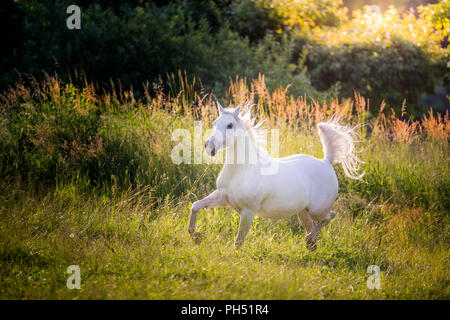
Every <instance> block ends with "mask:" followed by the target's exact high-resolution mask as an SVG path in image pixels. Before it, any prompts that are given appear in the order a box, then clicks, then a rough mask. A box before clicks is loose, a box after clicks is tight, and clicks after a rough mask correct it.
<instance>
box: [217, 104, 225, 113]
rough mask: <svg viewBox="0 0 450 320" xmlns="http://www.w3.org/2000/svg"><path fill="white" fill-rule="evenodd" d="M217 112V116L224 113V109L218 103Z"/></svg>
mask: <svg viewBox="0 0 450 320" xmlns="http://www.w3.org/2000/svg"><path fill="white" fill-rule="evenodd" d="M217 110H219V115H222V114H223V113H224V112H225V109H224V108H223V107H222V106H221V105H220V103H219V101H217Z"/></svg>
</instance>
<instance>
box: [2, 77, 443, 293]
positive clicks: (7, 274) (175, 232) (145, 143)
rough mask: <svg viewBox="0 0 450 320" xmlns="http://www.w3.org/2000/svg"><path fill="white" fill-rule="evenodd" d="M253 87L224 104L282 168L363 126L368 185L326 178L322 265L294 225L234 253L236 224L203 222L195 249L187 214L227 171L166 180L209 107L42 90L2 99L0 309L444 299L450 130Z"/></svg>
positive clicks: (176, 98) (212, 212)
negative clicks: (323, 124)
mask: <svg viewBox="0 0 450 320" xmlns="http://www.w3.org/2000/svg"><path fill="white" fill-rule="evenodd" d="M261 81H263V80H261V79H260V80H259V82H258V81H257V82H255V83H254V84H255V85H254V86H253V89H249V87H248V86H246V85H245V82H236V83H232V84H231V86H230V90H229V92H228V100H229V101H231V102H232V103H235V102H236V101H239V100H242V99H250V100H253V101H257V107H256V110H257V112H259V115H260V116H264V117H266V118H267V123H266V128H268V129H271V128H278V129H279V130H280V142H281V143H280V145H281V150H280V156H286V155H290V154H293V153H298V152H299V151H298V150H299V148H301V153H307V154H312V155H314V156H317V157H322V150H321V149H322V147H321V144H320V140H319V137H318V135H317V132H316V129H315V123H317V121H320V120H322V119H325V118H327V117H329V116H330V115H331V114H332V113H334V112H335V111H336V110H339V111H341V112H342V113H343V114H344V116H345V118H346V119H347V121H348V123H351V124H357V123H362V122H364V123H366V124H367V125H366V126H365V127H363V128H362V129H361V132H360V133H361V141H360V143H359V144H358V146H359V147H360V148H361V149H362V150H363V151H362V153H361V155H360V156H361V158H362V159H363V160H364V161H365V164H364V170H365V171H366V176H365V182H361V181H352V180H349V179H347V178H345V176H344V175H343V172H342V170H341V168H340V166H338V165H337V166H336V167H335V168H336V171H337V173H338V178H339V182H340V193H339V196H338V200H337V201H336V203H335V208H334V209H335V210H336V212H337V216H336V218H335V219H334V220H333V221H332V222H331V223H330V224H329V225H328V226H326V227H325V228H324V229H323V230H322V232H321V236H320V240H319V241H318V249H317V251H315V252H310V251H308V250H307V249H306V247H305V243H304V240H303V238H304V236H305V231H304V230H303V229H302V228H301V227H300V226H299V224H298V222H297V220H296V218H292V219H290V220H281V221H271V220H265V219H259V218H256V219H255V221H254V223H253V225H252V229H251V231H250V232H249V235H248V236H247V239H246V242H245V243H244V246H243V247H242V248H241V249H239V250H234V247H233V241H234V237H235V233H236V231H237V227H238V223H239V217H238V215H237V214H236V213H235V212H233V211H232V210H231V209H207V210H203V211H201V213H200V214H199V218H198V222H197V226H198V229H199V230H200V231H201V232H203V235H204V237H203V242H202V243H201V244H199V245H197V244H194V242H193V241H192V240H191V239H190V236H189V234H188V232H187V226H188V218H189V213H190V206H191V204H192V202H193V201H195V200H197V199H199V198H202V197H204V196H206V195H207V194H208V193H209V192H211V191H212V190H214V186H215V179H216V177H217V174H218V172H219V171H220V169H221V166H220V165H207V164H197V165H188V164H182V165H175V164H174V163H172V161H171V160H170V159H171V158H170V154H171V150H172V148H173V146H174V145H175V144H176V142H174V141H172V140H171V135H172V132H173V131H174V130H175V129H177V128H186V129H189V130H191V132H193V130H194V120H195V119H197V120H198V119H200V118H201V119H203V127H204V129H207V128H209V127H210V126H211V120H212V119H214V117H215V109H214V106H213V103H212V100H211V96H201V95H200V94H199V93H198V92H197V91H195V90H194V88H193V87H189V84H188V83H185V82H183V81H182V80H180V83H181V84H182V87H183V91H180V92H182V94H181V93H178V94H172V95H170V94H164V93H163V92H162V91H161V89H158V88H156V91H155V92H156V93H155V95H154V96H153V97H151V98H150V96H149V95H148V96H147V99H143V100H138V101H136V100H135V99H134V97H133V94H132V92H119V93H117V95H104V96H100V95H99V94H96V93H95V92H94V91H93V89H92V88H91V87H90V86H88V85H86V87H85V88H76V87H74V86H73V85H71V84H63V83H61V82H60V81H58V80H57V79H54V78H49V79H47V81H46V82H45V83H41V84H36V85H35V86H32V87H26V86H20V85H18V86H16V87H15V88H14V89H12V90H11V91H10V92H8V93H5V94H4V95H3V97H2V104H1V108H2V109H1V113H0V116H1V118H0V120H1V122H0V123H1V126H0V137H1V139H0V148H1V149H0V152H1V156H0V157H1V160H2V161H1V166H2V167H1V174H2V181H1V183H0V186H1V187H0V298H2V299H448V298H450V290H449V284H450V282H449V280H450V279H449V275H448V267H449V264H450V250H449V249H450V248H449V244H450V242H449V240H450V239H449V215H448V212H449V203H450V192H449V190H450V172H449V170H450V166H449V164H450V163H449V146H448V137H449V132H450V125H449V121H448V120H449V117H448V114H447V115H446V116H445V117H444V118H442V117H441V118H438V117H436V115H433V114H432V113H430V114H428V115H427V116H426V118H424V119H422V120H423V121H421V122H418V121H417V122H415V121H412V120H405V119H404V118H401V117H399V116H395V115H391V114H390V113H388V112H386V113H382V114H381V115H377V116H375V115H373V113H372V112H369V111H371V109H370V108H369V107H368V106H367V105H366V101H365V100H364V99H363V98H361V97H358V96H356V97H355V98H354V99H352V100H350V99H349V100H347V101H344V102H342V103H340V104H339V103H337V102H331V103H328V104H319V103H316V102H314V101H309V100H307V99H297V100H295V99H293V98H292V97H290V96H288V95H287V93H286V91H284V90H282V89H280V90H278V91H276V92H272V93H270V92H267V91H265V90H263V89H264V87H263V82H261ZM180 86H181V85H180ZM258 88H259V89H258ZM192 106H195V107H192ZM377 111H378V110H377ZM70 265H79V266H80V271H81V289H79V290H77V289H75V290H69V289H68V288H67V287H66V281H67V278H68V277H69V274H67V273H66V270H67V268H68V266H70ZM369 265H378V266H379V267H380V269H381V288H380V289H378V290H377V289H375V290H370V289H369V288H368V287H367V279H368V278H369V276H370V274H368V273H367V268H368V266H369Z"/></svg>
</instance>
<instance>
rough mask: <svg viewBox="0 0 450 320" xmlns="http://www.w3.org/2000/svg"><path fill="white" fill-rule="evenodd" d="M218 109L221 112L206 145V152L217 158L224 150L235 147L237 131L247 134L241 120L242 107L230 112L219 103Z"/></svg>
mask: <svg viewBox="0 0 450 320" xmlns="http://www.w3.org/2000/svg"><path fill="white" fill-rule="evenodd" d="M217 109H218V110H219V117H218V118H217V119H216V120H214V132H213V134H212V135H211V137H209V139H208V140H207V141H206V143H205V149H206V152H207V153H208V154H209V155H210V156H215V155H216V153H217V152H218V151H219V150H220V149H222V148H228V147H232V146H234V144H235V143H236V139H237V138H236V132H237V131H239V130H241V131H243V132H245V126H244V125H243V124H242V122H241V121H240V119H239V112H240V111H241V107H240V106H238V107H237V108H235V109H234V110H232V111H228V110H226V109H224V108H223V107H222V106H221V105H220V103H219V102H217Z"/></svg>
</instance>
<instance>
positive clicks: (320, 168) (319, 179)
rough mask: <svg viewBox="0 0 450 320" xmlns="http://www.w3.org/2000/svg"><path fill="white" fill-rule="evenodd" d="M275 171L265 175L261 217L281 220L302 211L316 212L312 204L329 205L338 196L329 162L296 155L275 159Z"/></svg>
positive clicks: (335, 179)
mask: <svg viewBox="0 0 450 320" xmlns="http://www.w3.org/2000/svg"><path fill="white" fill-rule="evenodd" d="M276 161H278V171H277V173H276V174H273V175H270V176H267V177H266V178H265V180H266V190H267V197H266V198H265V199H264V201H263V203H261V212H260V213H259V214H258V215H259V216H263V217H272V218H284V217H288V216H290V215H293V214H296V213H298V212H299V211H301V210H304V209H308V210H311V208H312V209H313V210H318V209H320V208H316V206H315V203H321V204H322V206H328V205H331V204H332V203H333V202H334V200H335V197H336V195H337V178H336V174H335V172H334V169H333V167H332V166H331V164H330V163H329V161H328V160H325V159H317V158H315V157H313V156H310V155H304V154H297V155H292V156H289V157H286V158H280V159H276Z"/></svg>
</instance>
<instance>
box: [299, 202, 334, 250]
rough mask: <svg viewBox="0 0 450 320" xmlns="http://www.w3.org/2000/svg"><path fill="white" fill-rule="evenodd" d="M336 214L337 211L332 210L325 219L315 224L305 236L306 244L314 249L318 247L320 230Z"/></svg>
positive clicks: (310, 248)
mask: <svg viewBox="0 0 450 320" xmlns="http://www.w3.org/2000/svg"><path fill="white" fill-rule="evenodd" d="M335 216H336V212H334V211H330V212H328V214H327V215H326V217H325V219H323V220H321V221H319V223H318V224H317V225H316V226H315V228H314V229H313V230H312V231H311V232H310V233H308V234H307V235H306V236H305V241H306V246H307V247H308V249H309V250H311V251H314V250H316V249H317V244H316V240H317V236H318V235H319V232H320V230H321V229H322V228H323V227H325V226H326V225H327V224H328V223H329V222H330V221H331V219H333V218H334V217H335Z"/></svg>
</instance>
